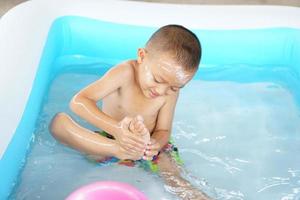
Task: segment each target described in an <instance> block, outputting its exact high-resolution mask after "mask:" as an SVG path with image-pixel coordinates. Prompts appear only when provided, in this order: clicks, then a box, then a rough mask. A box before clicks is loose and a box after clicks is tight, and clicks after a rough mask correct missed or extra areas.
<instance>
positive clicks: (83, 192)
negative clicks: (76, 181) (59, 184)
mask: <svg viewBox="0 0 300 200" xmlns="http://www.w3.org/2000/svg"><path fill="white" fill-rule="evenodd" d="M96 199H97V200H99V199H101V200H120V199H122V200H148V199H147V198H146V196H145V195H144V194H143V193H142V192H140V191H139V190H138V189H136V188H135V187H133V186H131V185H129V184H126V183H121V182H114V181H102V182H95V183H91V184H89V185H85V186H82V187H80V188H79V189H77V190H75V191H74V192H72V193H71V194H70V195H69V196H68V197H67V199H66V200H96Z"/></svg>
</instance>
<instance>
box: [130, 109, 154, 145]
mask: <svg viewBox="0 0 300 200" xmlns="http://www.w3.org/2000/svg"><path fill="white" fill-rule="evenodd" d="M129 130H130V131H131V132H132V133H133V134H138V135H141V136H142V137H143V139H144V141H145V144H148V143H149V142H150V133H149V131H148V129H147V128H146V126H145V124H144V119H143V117H142V116H140V115H137V116H136V117H134V118H133V120H132V121H131V122H130V124H129Z"/></svg>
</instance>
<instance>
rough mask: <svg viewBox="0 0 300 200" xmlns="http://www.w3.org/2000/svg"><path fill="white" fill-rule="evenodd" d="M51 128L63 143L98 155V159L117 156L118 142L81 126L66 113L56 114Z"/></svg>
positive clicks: (53, 133)
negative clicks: (115, 153)
mask: <svg viewBox="0 0 300 200" xmlns="http://www.w3.org/2000/svg"><path fill="white" fill-rule="evenodd" d="M49 130H50V132H51V133H52V135H53V136H54V137H55V138H56V139H58V140H59V141H60V142H61V143H63V144H66V145H68V146H70V147H72V148H74V149H77V150H79V151H81V152H83V153H86V154H89V155H93V156H96V157H97V159H101V158H104V157H107V156H115V155H114V152H115V151H116V143H115V141H114V140H111V139H108V138H106V137H104V136H101V135H99V134H96V133H94V132H92V131H90V130H88V129H86V128H84V127H82V126H80V125H79V124H77V123H76V122H75V121H73V120H72V118H71V117H70V116H69V115H67V114H66V113H58V114H56V115H55V116H54V117H53V119H52V122H51V123H50V126H49Z"/></svg>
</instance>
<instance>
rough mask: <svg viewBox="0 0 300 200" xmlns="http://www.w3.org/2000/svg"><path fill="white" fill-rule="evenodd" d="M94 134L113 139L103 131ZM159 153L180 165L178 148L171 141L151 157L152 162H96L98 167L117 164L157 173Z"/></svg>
mask: <svg viewBox="0 0 300 200" xmlns="http://www.w3.org/2000/svg"><path fill="white" fill-rule="evenodd" d="M95 133H98V134H100V135H102V136H104V137H107V138H109V139H115V138H114V137H113V136H112V135H110V134H109V133H106V132H105V131H95ZM161 152H167V153H169V154H170V155H171V157H172V158H173V159H174V160H175V161H176V163H177V164H179V165H182V164H183V161H182V159H181V158H180V156H179V152H178V148H177V147H176V146H175V145H174V143H173V141H172V140H170V141H169V143H168V144H166V145H165V146H164V147H163V148H162V149H161V151H160V152H159V153H158V154H157V155H156V156H154V157H153V159H152V160H143V159H141V160H137V161H133V160H120V159H118V158H116V157H107V158H105V159H102V160H96V162H97V163H99V164H100V165H109V164H111V163H118V164H120V165H126V166H129V167H133V166H138V167H141V168H143V169H145V170H147V171H151V172H155V173H157V172H158V165H157V163H158V160H159V154H160V153H161Z"/></svg>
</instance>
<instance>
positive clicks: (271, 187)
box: [10, 65, 300, 200]
mask: <svg viewBox="0 0 300 200" xmlns="http://www.w3.org/2000/svg"><path fill="white" fill-rule="evenodd" d="M247 67H248V68H249V69H251V66H247ZM71 68H72V67H71ZM75 68H76V70H67V71H64V72H63V73H61V74H59V75H58V76H57V77H56V79H55V80H54V81H53V83H52V85H51V86H50V89H49V93H48V96H47V98H46V99H45V102H44V105H43V108H42V111H41V113H40V116H39V119H38V122H37V127H36V130H35V137H34V142H33V144H32V149H31V151H30V153H29V155H28V158H27V162H26V165H25V166H24V169H23V171H22V173H21V176H20V179H19V184H18V185H17V187H16V188H15V190H14V192H13V195H12V196H11V198H10V199H22V200H23V199H30V200H34V199H43V200H47V199H49V200H50V199H51V200H53V199H63V198H65V197H66V196H67V195H68V194H69V193H70V192H71V191H73V190H75V189H76V188H78V187H80V186H82V185H84V184H88V183H91V182H94V181H99V180H113V181H122V182H127V183H129V184H132V185H133V186H135V187H137V188H138V189H140V190H141V191H142V192H144V193H145V194H146V195H147V196H148V197H149V199H155V200H156V199H162V200H170V199H176V197H175V196H173V195H172V194H170V193H169V192H167V191H166V188H165V186H164V184H163V182H162V180H161V179H160V178H159V177H158V176H157V175H154V174H151V173H149V172H146V171H144V170H142V169H140V168H135V167H133V168H132V167H126V166H120V165H117V164H113V165H111V166H101V167H100V166H98V165H96V164H95V163H92V162H90V161H88V160H87V159H86V158H85V157H84V155H82V154H80V153H78V152H77V151H75V150H72V149H70V148H68V147H65V146H63V145H61V144H60V143H58V142H56V141H55V140H54V139H53V138H52V137H51V135H50V133H49V131H48V124H49V122H50V119H51V118H52V117H53V115H54V114H55V113H57V112H60V111H64V112H68V113H69V114H71V112H70V110H69V108H68V103H69V101H70V99H71V98H72V96H73V95H74V94H75V93H77V92H78V91H79V90H80V89H82V88H83V87H84V86H86V85H88V84H89V83H91V82H93V81H95V80H97V79H98V78H99V76H101V75H102V73H101V72H100V70H99V69H97V67H95V66H88V65H86V66H76V67H75ZM75 68H74V69H75ZM84 68H85V69H84ZM236 70H237V71H239V70H240V72H242V69H241V68H238V69H236ZM253 70H255V69H253ZM266 70H270V69H266ZM281 72H282V71H279V72H278V73H281ZM274 73H276V72H274ZM235 74H236V73H235ZM253 74H255V73H253ZM205 75H206V74H205V72H203V77H205ZM253 79H254V78H253ZM220 80H222V79H220ZM220 80H219V81H217V80H214V81H212V80H210V81H207V80H192V81H191V82H190V83H189V84H188V85H187V86H186V87H185V88H184V89H183V90H182V91H181V95H180V97H179V100H178V104H177V107H176V113H175V118H174V121H173V138H174V140H175V142H176V144H177V146H178V148H179V151H180V155H181V157H182V159H183V160H184V163H185V169H186V171H185V174H184V176H185V177H186V178H187V179H189V180H190V181H191V182H192V183H193V184H194V185H195V186H196V187H198V188H201V189H203V190H204V191H206V192H208V193H210V194H211V195H212V196H213V197H214V198H216V199H224V200H225V199H226V200H227V199H230V200H238V199H255V200H266V199H272V200H276V199H280V200H298V199H300V157H299V156H298V155H299V154H300V110H299V106H298V105H297V104H296V98H295V96H296V95H295V94H293V93H291V92H290V90H289V89H288V88H287V87H286V86H285V85H284V84H283V85H282V84H279V83H278V81H277V80H275V79H274V81H272V80H267V81H266V80H263V81H259V80H256V81H255V82H253V81H248V82H246V83H242V82H239V81H234V82H233V81H228V80H227V81H220ZM99 106H101V105H100V104H99ZM73 117H74V118H75V119H76V121H77V122H79V123H80V124H82V125H84V126H85V127H88V128H90V129H92V130H96V128H95V127H92V126H91V125H88V124H87V123H86V122H84V121H83V120H81V119H79V118H78V117H76V116H74V115H73Z"/></svg>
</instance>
